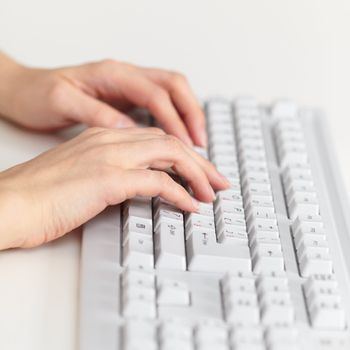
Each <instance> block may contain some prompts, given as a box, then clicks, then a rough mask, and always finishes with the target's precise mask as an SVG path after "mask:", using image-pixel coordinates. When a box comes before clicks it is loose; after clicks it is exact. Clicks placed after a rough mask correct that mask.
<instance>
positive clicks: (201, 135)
mask: <svg viewBox="0 0 350 350" xmlns="http://www.w3.org/2000/svg"><path fill="white" fill-rule="evenodd" d="M197 135H198V141H199V145H198V146H201V147H207V146H208V136H207V132H206V130H205V128H202V129H200V130H199V131H198V134H197Z"/></svg>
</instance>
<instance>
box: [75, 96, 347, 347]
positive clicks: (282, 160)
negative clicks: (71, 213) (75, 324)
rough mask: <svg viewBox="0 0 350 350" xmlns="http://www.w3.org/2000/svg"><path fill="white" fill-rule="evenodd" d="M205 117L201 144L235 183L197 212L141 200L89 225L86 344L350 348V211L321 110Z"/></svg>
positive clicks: (229, 107) (211, 105)
mask: <svg viewBox="0 0 350 350" xmlns="http://www.w3.org/2000/svg"><path fill="white" fill-rule="evenodd" d="M205 112H206V117H207V129H208V138H209V145H208V149H196V150H197V152H198V153H200V154H201V155H202V156H203V157H206V158H208V159H210V160H211V161H212V162H213V163H214V164H215V165H216V166H217V168H218V170H219V171H220V172H221V173H222V174H224V175H225V176H226V177H227V178H228V179H229V180H230V182H231V187H230V188H229V189H228V190H225V191H219V192H217V194H216V200H215V201H214V203H212V204H208V203H200V208H199V210H198V212H197V213H183V212H182V211H181V210H179V209H177V208H175V207H174V206H173V205H171V204H169V203H168V202H166V201H164V200H163V199H162V198H134V199H131V200H128V201H127V202H125V203H123V204H122V205H119V206H115V207H110V208H108V209H107V210H106V211H105V212H104V213H102V214H100V215H99V216H97V217H96V218H95V219H93V220H92V221H90V222H89V223H88V224H87V225H85V228H84V233H83V245H82V261H81V262H82V271H81V298H80V348H81V349H84V350H85V349H108V350H109V349H111V350H112V349H113V350H116V349H125V350H127V349H132V350H137V349H142V350H148V349H149V350H156V349H159V350H168V349H169V350H170V349H171V350H173V349H183V350H187V349H188V350H192V349H193V350H205V349H211V350H212V349H217V350H221V349H222V350H260V349H261V350H262V349H268V350H278V349H285V350H287V349H288V350H289V349H290V350H291V349H293V350H294V349H305V350H306V349H307V350H312V349H337V350H338V349H339V350H341V349H344V350H345V349H350V331H349V319H350V318H349V317H350V283H349V276H350V254H349V253H347V252H348V251H349V250H350V232H349V227H350V226H349V218H348V216H349V211H348V206H347V200H346V193H345V190H344V188H343V187H342V185H341V179H340V178H339V174H338V170H337V166H336V163H335V160H334V155H333V153H332V150H331V142H330V139H329V137H328V136H327V125H326V122H325V120H324V118H323V117H322V115H321V113H320V112H318V111H317V110H312V109H305V108H299V107H298V106H297V105H296V104H294V103H292V102H291V101H287V100H281V101H277V102H276V103H274V104H273V105H271V106H264V105H260V104H258V103H257V102H256V101H255V100H254V99H252V98H239V99H237V100H235V101H234V103H231V102H230V101H227V100H224V99H211V100H209V101H207V102H206V104H205ZM176 180H177V181H179V182H182V180H181V179H179V178H176ZM183 185H184V186H186V184H185V183H183ZM188 190H189V191H191V189H190V188H188Z"/></svg>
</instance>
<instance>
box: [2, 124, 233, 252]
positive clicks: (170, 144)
mask: <svg viewBox="0 0 350 350" xmlns="http://www.w3.org/2000/svg"><path fill="white" fill-rule="evenodd" d="M168 168H172V169H173V170H174V171H175V172H176V173H177V174H179V175H180V176H181V177H183V178H184V179H185V180H186V181H187V182H188V184H189V186H190V187H191V189H192V190H193V193H194V195H195V196H196V197H197V198H198V199H199V200H201V201H207V202H209V201H212V200H213V199H214V197H215V195H214V192H213V188H214V189H217V190H220V189H225V188H227V187H228V186H229V183H228V182H227V180H226V179H225V178H224V177H223V176H222V175H220V174H219V173H218V172H217V170H216V169H215V167H214V166H213V165H212V164H211V163H210V162H209V161H207V160H206V159H204V158H202V157H201V156H199V155H198V154H197V153H195V152H194V151H193V150H192V149H191V148H190V147H188V146H186V145H185V144H184V143H183V142H181V141H180V140H179V139H178V138H176V137H174V136H170V135H165V134H164V132H163V131H162V130H160V129H157V128H127V129H116V130H115V129H103V128H90V129H87V130H85V131H84V132H83V133H81V134H80V135H78V136H77V137H75V138H73V139H71V140H70V141H68V142H65V143H63V144H61V145H59V146H57V147H56V148H53V149H51V150H49V151H47V152H45V153H43V154H41V155H39V156H38V157H36V158H34V159H32V160H30V161H28V162H26V163H23V164H20V165H17V166H15V167H13V168H11V169H8V170H6V171H4V172H2V173H0V217H1V220H0V249H6V248H11V247H23V248H27V247H34V246H37V245H40V244H42V243H45V242H48V241H51V240H53V239H55V238H58V237H60V236H62V235H64V234H65V233H67V232H70V231H71V230H73V229H74V228H76V227H78V226H80V225H81V224H83V223H85V222H86V221H88V220H89V219H90V218H92V217H94V216H95V215H97V214H98V213H99V212H101V211H102V210H103V209H104V208H106V207H107V206H108V205H114V204H117V203H121V202H123V201H124V200H126V199H128V198H132V197H134V196H136V195H137V196H157V195H160V196H161V197H163V198H164V199H166V200H167V201H169V202H171V203H173V204H174V205H176V206H178V207H179V208H180V209H183V210H186V211H195V210H196V209H197V207H198V202H197V201H196V200H195V199H193V198H192V197H191V196H190V195H189V193H188V192H187V191H186V190H185V189H184V188H183V187H182V186H181V185H179V184H177V183H176V182H175V181H174V180H173V179H172V178H171V177H170V176H169V175H168V174H167V173H166V172H164V171H163V170H166V169H168Z"/></svg>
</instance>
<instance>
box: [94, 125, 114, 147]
mask: <svg viewBox="0 0 350 350" xmlns="http://www.w3.org/2000/svg"><path fill="white" fill-rule="evenodd" d="M97 129H100V130H99V131H98V132H96V134H95V135H96V139H97V142H99V143H102V144H103V143H109V142H111V141H112V140H113V139H114V135H113V131H112V130H110V129H104V128H97Z"/></svg>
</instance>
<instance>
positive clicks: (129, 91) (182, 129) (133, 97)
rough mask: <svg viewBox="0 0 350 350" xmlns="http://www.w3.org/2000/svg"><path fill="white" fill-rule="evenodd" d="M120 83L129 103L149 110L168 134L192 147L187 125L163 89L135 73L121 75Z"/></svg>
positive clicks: (129, 72)
mask: <svg viewBox="0 0 350 350" xmlns="http://www.w3.org/2000/svg"><path fill="white" fill-rule="evenodd" d="M119 83H120V90H121V92H122V94H123V95H124V96H125V97H126V98H127V99H128V100H129V101H131V102H132V103H134V104H135V105H137V106H139V107H144V108H147V109H148V110H149V111H150V112H151V113H152V114H153V116H154V117H155V118H156V119H157V121H158V122H159V124H160V125H161V126H162V127H163V128H164V130H165V131H166V132H168V133H170V134H173V135H175V136H177V137H178V138H179V139H181V140H182V141H183V142H185V143H186V144H188V145H192V140H191V138H190V136H189V134H188V131H187V128H186V126H185V124H184V123H183V121H182V119H181V117H180V115H179V114H178V112H177V110H176V108H175V107H174V105H173V103H172V101H171V98H170V96H169V94H168V93H167V92H166V91H165V90H164V89H163V88H161V87H159V86H158V85H156V84H155V83H153V82H152V81H150V80H148V79H146V78H144V77H143V76H141V75H140V74H136V73H134V72H133V71H128V72H127V74H119Z"/></svg>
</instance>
